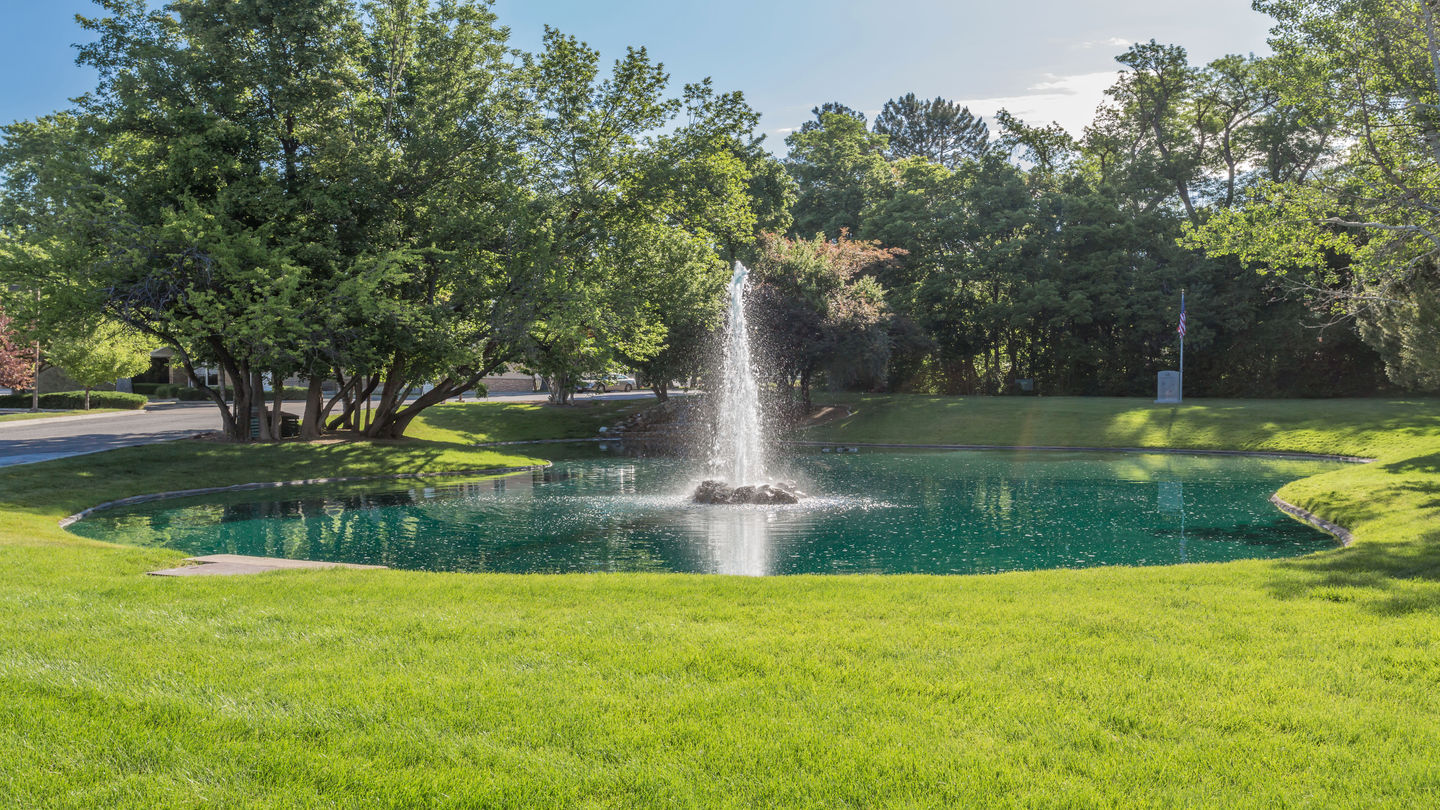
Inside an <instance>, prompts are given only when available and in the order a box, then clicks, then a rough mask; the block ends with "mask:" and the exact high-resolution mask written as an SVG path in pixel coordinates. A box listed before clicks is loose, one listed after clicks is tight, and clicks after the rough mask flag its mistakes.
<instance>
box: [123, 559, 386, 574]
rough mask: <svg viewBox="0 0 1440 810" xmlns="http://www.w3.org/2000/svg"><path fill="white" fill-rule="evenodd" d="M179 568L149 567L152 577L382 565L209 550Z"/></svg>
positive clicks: (369, 567) (373, 567)
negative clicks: (253, 555) (219, 552)
mask: <svg viewBox="0 0 1440 810" xmlns="http://www.w3.org/2000/svg"><path fill="white" fill-rule="evenodd" d="M185 561H186V562H190V563H195V564H194V565H182V566H180V567H178V568H163V569H161V570H159V571H151V572H150V576H153V577H213V576H236V575H244V574H263V573H265V572H266V571H293V570H304V569H314V568H367V569H380V568H384V567H385V566H383V565H358V564H356V563H337V562H318V561H316V560H287V559H285V558H283V557H251V556H249V555H246V554H209V555H206V556H204V557H187V558H185Z"/></svg>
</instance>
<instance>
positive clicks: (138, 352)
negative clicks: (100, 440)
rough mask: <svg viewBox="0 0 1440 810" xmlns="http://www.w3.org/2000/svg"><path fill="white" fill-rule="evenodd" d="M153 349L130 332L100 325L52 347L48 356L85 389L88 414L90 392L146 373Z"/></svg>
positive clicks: (114, 325)
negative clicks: (122, 379)
mask: <svg viewBox="0 0 1440 810" xmlns="http://www.w3.org/2000/svg"><path fill="white" fill-rule="evenodd" d="M153 346H154V343H153V341H151V340H148V339H147V338H146V337H145V336H144V335H142V334H140V333H139V332H138V331H136V330H135V329H133V328H130V327H127V326H125V325H123V324H118V323H114V322H112V321H102V322H100V323H99V324H97V325H96V326H95V328H94V329H91V330H87V331H84V332H78V333H75V334H73V335H71V336H68V337H66V338H62V339H60V340H57V341H55V342H53V343H51V344H50V346H49V355H50V359H51V362H52V363H54V364H55V365H57V366H59V367H60V368H62V369H64V371H65V373H66V374H68V375H70V376H71V377H72V378H73V379H74V380H75V381H76V382H78V383H80V385H82V386H84V388H85V410H87V411H88V410H90V391H91V390H92V389H94V388H98V387H100V386H102V385H106V384H108V383H113V382H115V381H116V380H118V379H120V378H121V377H133V376H135V375H136V374H140V373H142V372H144V371H146V370H147V369H149V368H150V350H151V348H152V347H153Z"/></svg>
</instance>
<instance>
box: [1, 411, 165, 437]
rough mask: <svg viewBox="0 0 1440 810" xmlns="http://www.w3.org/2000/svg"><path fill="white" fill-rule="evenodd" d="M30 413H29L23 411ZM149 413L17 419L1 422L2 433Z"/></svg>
mask: <svg viewBox="0 0 1440 810" xmlns="http://www.w3.org/2000/svg"><path fill="white" fill-rule="evenodd" d="M23 413H29V411H23ZM145 413H147V411H146V410H145V409H144V408H136V409H134V410H126V411H106V412H105V413H76V414H66V415H60V414H57V415H55V416H42V417H39V418H37V419H16V420H14V421H10V422H0V431H3V430H5V429H6V428H12V427H34V426H35V425H49V424H53V423H55V422H83V421H85V420H87V419H105V418H108V417H113V416H139V415H143V414H145Z"/></svg>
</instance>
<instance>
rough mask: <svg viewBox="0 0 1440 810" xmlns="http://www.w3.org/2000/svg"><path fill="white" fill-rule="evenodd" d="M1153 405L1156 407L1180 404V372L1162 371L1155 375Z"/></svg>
mask: <svg viewBox="0 0 1440 810" xmlns="http://www.w3.org/2000/svg"><path fill="white" fill-rule="evenodd" d="M1155 403H1156V404H1157V405H1178V404H1180V372H1178V371H1162V372H1160V373H1159V374H1157V375H1156V381H1155Z"/></svg>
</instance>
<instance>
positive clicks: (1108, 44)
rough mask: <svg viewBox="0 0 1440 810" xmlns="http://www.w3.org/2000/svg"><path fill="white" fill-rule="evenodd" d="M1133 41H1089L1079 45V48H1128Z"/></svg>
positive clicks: (1109, 39)
mask: <svg viewBox="0 0 1440 810" xmlns="http://www.w3.org/2000/svg"><path fill="white" fill-rule="evenodd" d="M1134 44H1135V41H1134V40H1130V39H1126V38H1124V37H1110V38H1108V39H1091V40H1086V41H1085V42H1082V43H1080V47H1081V48H1085V49H1086V50H1089V49H1091V48H1128V47H1130V46H1131V45H1134Z"/></svg>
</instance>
